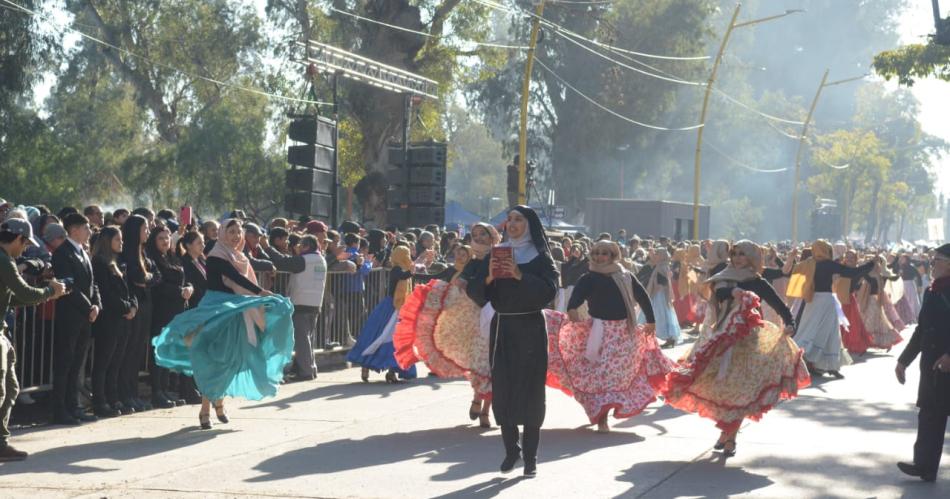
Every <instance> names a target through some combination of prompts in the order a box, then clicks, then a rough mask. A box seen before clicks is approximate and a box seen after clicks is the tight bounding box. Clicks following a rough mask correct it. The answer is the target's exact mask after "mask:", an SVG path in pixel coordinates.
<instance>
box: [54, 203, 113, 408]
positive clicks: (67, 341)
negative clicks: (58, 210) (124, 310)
mask: <svg viewBox="0 0 950 499" xmlns="http://www.w3.org/2000/svg"><path fill="white" fill-rule="evenodd" d="M63 227H64V228H65V229H66V234H67V237H66V242H64V243H63V244H61V245H60V247H59V248H57V249H56V251H54V252H53V273H54V274H55V275H56V278H57V279H60V280H66V282H69V281H72V285H71V286H70V290H71V292H70V293H69V294H68V295H66V296H65V297H64V298H63V299H62V300H59V301H57V302H56V327H55V333H54V334H55V339H54V341H53V359H54V363H53V422H54V423H56V424H65V425H76V424H79V422H80V421H95V420H96V417H95V416H93V415H91V414H86V412H85V411H84V410H83V409H82V407H81V406H80V405H79V394H78V390H79V385H78V384H79V382H80V380H79V379H78V378H79V372H80V369H81V368H82V365H83V364H84V363H85V361H86V353H87V352H88V350H89V339H90V335H91V333H92V323H93V322H95V321H96V318H97V317H98V316H99V310H100V309H101V308H102V302H101V301H100V298H99V290H98V288H97V287H96V282H95V280H94V279H93V275H92V260H91V259H90V258H89V254H88V253H86V250H85V248H84V246H85V245H86V244H87V243H88V242H89V235H90V233H91V232H90V228H89V220H88V219H87V218H86V217H85V216H83V215H80V214H78V213H73V214H70V215H68V216H66V217H65V218H64V219H63Z"/></svg>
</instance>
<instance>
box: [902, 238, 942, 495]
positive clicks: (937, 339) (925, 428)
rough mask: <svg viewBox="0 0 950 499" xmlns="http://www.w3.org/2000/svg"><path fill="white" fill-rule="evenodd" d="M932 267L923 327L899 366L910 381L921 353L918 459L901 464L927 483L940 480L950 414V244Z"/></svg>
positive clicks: (919, 325) (921, 320) (920, 321)
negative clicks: (911, 367)
mask: <svg viewBox="0 0 950 499" xmlns="http://www.w3.org/2000/svg"><path fill="white" fill-rule="evenodd" d="M931 268H932V273H933V279H934V280H933V283H932V284H931V285H930V287H929V288H928V289H927V291H926V292H925V293H924V301H923V305H921V307H920V315H919V316H918V320H917V328H916V329H915V330H914V335H913V336H912V337H911V339H910V341H909V342H907V347H905V348H904V353H902V354H901V356H900V358H899V359H898V361H897V368H896V370H895V373H896V374H897V381H898V382H900V383H901V384H904V380H905V377H904V374H905V370H906V369H907V366H909V365H910V364H911V362H913V361H914V359H916V358H917V355H918V354H920V385H919V386H918V389H917V407H919V408H920V412H918V414H917V442H916V443H914V462H913V463H897V467H898V468H900V470H901V471H902V472H904V473H906V474H908V475H910V476H916V477H920V479H921V480H924V481H926V482H933V481H935V480H936V479H937V469H938V468H939V466H940V457H941V454H943V441H944V436H945V435H946V433H947V417H948V416H950V244H944V245H943V246H941V247H939V248H937V251H936V252H935V254H934V256H933V260H932V267H931Z"/></svg>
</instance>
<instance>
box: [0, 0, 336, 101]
mask: <svg viewBox="0 0 950 499" xmlns="http://www.w3.org/2000/svg"><path fill="white" fill-rule="evenodd" d="M0 2H4V3H6V4H9V5H10V6H13V7H14V8H10V7H8V6H4V5H0V7H3V8H6V9H8V10H11V11H14V12H19V13H21V14H26V15H29V16H33V17H36V18H39V19H42V20H45V21H47V22H49V23H50V24H52V25H58V26H59V30H60V31H71V32H73V33H76V34H77V35H79V36H81V37H83V38H85V39H87V40H90V41H92V42H95V43H98V44H100V45H103V46H106V47H109V48H111V49H113V50H116V51H119V52H121V53H123V54H126V55H129V56H131V57H135V58H138V59H141V60H143V61H146V62H149V63H151V64H154V65H156V66H160V67H163V68H165V69H169V70H172V71H175V72H177V73H180V74H183V75H185V76H187V77H189V78H194V79H199V80H204V81H207V82H209V83H214V84H215V85H220V86H222V87H227V88H233V89H235V90H241V91H244V92H249V93H253V94H257V95H261V96H264V97H269V98H273V99H278V100H284V101H288V102H298V103H302V104H312V105H315V106H332V105H333V104H332V103H330V102H320V101H314V100H309V99H299V98H296V97H287V96H285V95H279V94H273V93H269V92H265V91H263V90H258V89H256V88H251V87H245V86H242V85H236V84H234V83H227V82H224V81H221V80H217V79H214V78H209V77H207V76H202V75H196V74H192V73H189V72H188V71H184V70H181V69H178V68H176V67H174V66H170V65H168V64H165V63H162V62H158V61H155V60H152V59H149V58H148V57H145V56H143V55H139V54H136V53H134V52H130V51H128V50H126V49H124V48H121V47H117V46H115V45H113V44H111V43H109V42H106V41H104V40H101V39H99V38H96V37H94V36H92V35H90V34H87V33H85V32H82V31H80V30H78V29H76V28H73V27H70V26H64V25H62V24H61V23H58V22H56V21H55V20H53V19H51V18H50V17H48V16H45V15H43V14H41V13H39V12H36V11H33V10H30V9H28V8H26V7H24V6H22V5H19V4H17V3H14V2H12V1H10V0H0Z"/></svg>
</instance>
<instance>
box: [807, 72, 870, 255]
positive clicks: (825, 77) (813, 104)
mask: <svg viewBox="0 0 950 499" xmlns="http://www.w3.org/2000/svg"><path fill="white" fill-rule="evenodd" d="M828 72H829V70H828V69H826V70H825V74H824V75H822V77H821V84H819V85H818V90H817V91H816V92H815V98H814V99H812V100H811V107H810V108H809V109H808V116H807V117H805V123H803V124H802V135H801V137H799V138H798V152H797V153H796V154H795V183H794V184H792V245H795V244H798V183H799V172H800V170H801V165H802V152H803V151H804V150H805V140H806V138H807V137H808V125H810V124H811V119H812V116H814V114H815V107H817V106H818V99H819V98H820V97H821V91H822V90H823V89H824V88H825V87H830V86H832V85H840V84H842V83H847V82H849V81H855V80H861V79H864V77H866V76H867V75H861V76H855V77H854V78H846V79H844V80H837V81H833V82H828Z"/></svg>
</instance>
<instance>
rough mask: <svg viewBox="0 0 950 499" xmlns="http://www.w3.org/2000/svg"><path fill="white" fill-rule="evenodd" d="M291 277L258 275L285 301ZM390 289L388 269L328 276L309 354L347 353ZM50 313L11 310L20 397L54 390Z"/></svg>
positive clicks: (47, 308)
mask: <svg viewBox="0 0 950 499" xmlns="http://www.w3.org/2000/svg"><path fill="white" fill-rule="evenodd" d="M290 275H291V274H289V273H285V272H276V273H275V272H264V273H260V274H258V282H259V283H260V284H261V286H262V287H264V288H266V289H269V290H270V291H273V292H274V293H277V294H281V295H286V293H287V286H288V284H289V282H290ZM431 277H432V276H427V275H416V276H414V281H415V282H416V283H424V282H427V281H429V280H430V279H431ZM388 286H389V270H388V269H382V268H379V269H373V270H371V271H370V272H369V274H368V275H365V276H363V277H360V276H359V275H358V274H353V273H348V272H327V283H326V292H325V294H324V299H323V307H322V308H321V311H320V314H319V315H318V316H317V319H316V321H317V323H316V327H315V328H314V330H313V333H312V335H311V338H310V340H311V344H312V345H313V348H314V349H315V350H318V351H319V350H321V349H323V350H346V349H348V348H350V347H351V346H353V344H354V343H355V342H356V338H357V337H358V336H359V333H360V330H361V329H362V328H363V324H365V323H366V319H367V318H368V317H369V315H370V314H371V313H372V312H373V309H375V308H376V306H377V305H378V304H379V303H380V302H381V301H383V299H384V298H385V297H386V294H387V291H388V289H387V288H388ZM53 311H54V304H53V303H52V302H47V303H44V304H41V305H37V306H33V307H16V308H14V309H13V314H12V317H13V318H12V327H11V331H12V333H13V334H12V335H13V345H14V349H15V350H16V355H17V377H18V378H19V380H20V386H21V391H22V392H23V393H30V392H37V391H47V390H51V389H52V385H53V368H54V366H53V341H54V334H53V331H54V329H55V321H54V317H53V315H54V314H53ZM93 341H94V340H93ZM147 355H148V354H147ZM92 357H93V356H92V350H91V347H90V352H89V354H88V358H89V361H88V364H87V365H86V373H91V372H92V368H91V365H92V362H94V361H95V359H93V358H92ZM148 365H151V362H150V359H149V358H146V359H145V362H144V363H143V366H148Z"/></svg>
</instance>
